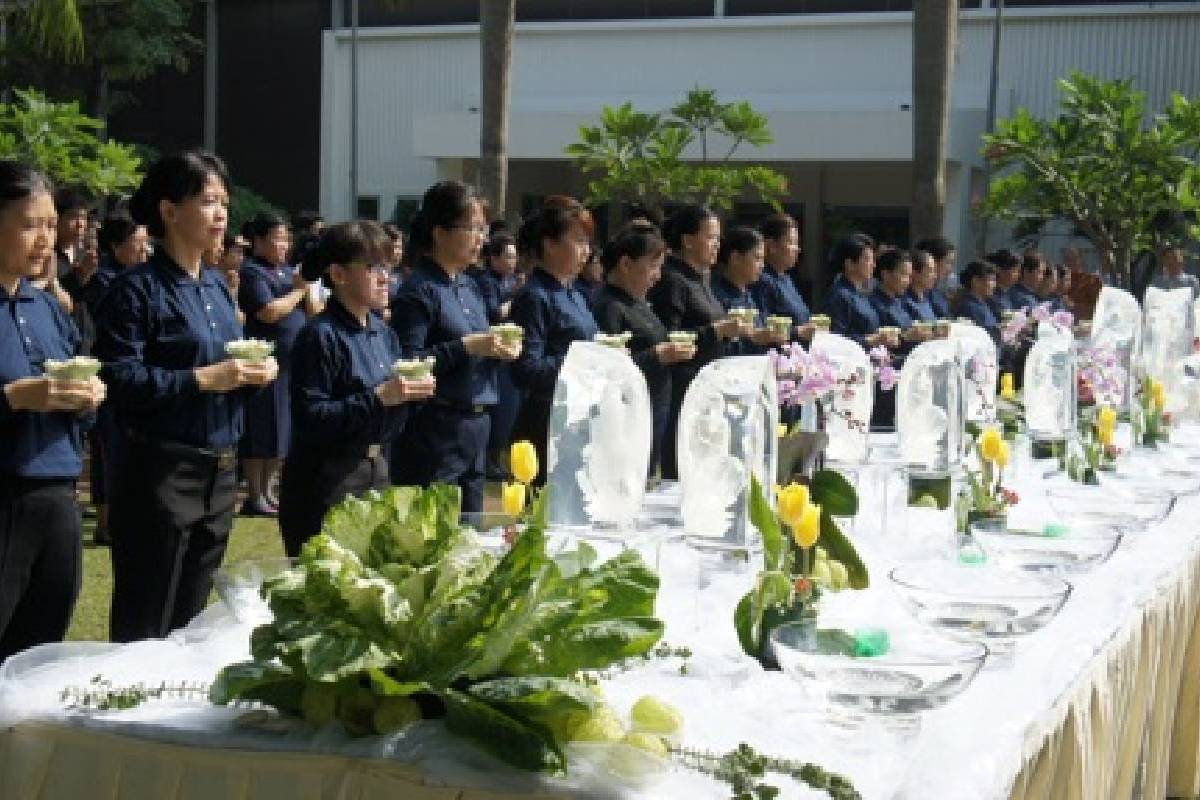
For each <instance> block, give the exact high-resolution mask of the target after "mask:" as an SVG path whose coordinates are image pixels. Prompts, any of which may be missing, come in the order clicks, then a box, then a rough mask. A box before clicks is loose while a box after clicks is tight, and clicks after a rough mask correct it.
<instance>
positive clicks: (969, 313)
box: [959, 292, 1000, 347]
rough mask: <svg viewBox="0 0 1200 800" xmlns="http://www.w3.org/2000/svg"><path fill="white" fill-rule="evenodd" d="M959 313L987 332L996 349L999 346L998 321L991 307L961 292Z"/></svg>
mask: <svg viewBox="0 0 1200 800" xmlns="http://www.w3.org/2000/svg"><path fill="white" fill-rule="evenodd" d="M959 312H960V313H961V314H962V316H964V317H966V318H967V319H969V320H971V321H972V322H974V323H975V324H976V325H978V326H979V327H981V328H983V329H984V330H985V331H987V332H988V335H989V336H991V337H992V341H993V342H995V343H996V345H997V347H998V346H999V345H1000V321H999V320H998V319H997V318H996V315H995V314H993V313H992V307H991V306H990V305H988V303H987V302H986V301H984V300H980V299H979V298H978V297H976V296H975V295H973V294H971V293H970V292H963V296H962V301H961V302H960V303H959Z"/></svg>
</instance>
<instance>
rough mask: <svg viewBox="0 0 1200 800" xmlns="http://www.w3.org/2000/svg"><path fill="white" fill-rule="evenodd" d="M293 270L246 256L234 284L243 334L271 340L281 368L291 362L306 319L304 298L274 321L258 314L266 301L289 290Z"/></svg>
mask: <svg viewBox="0 0 1200 800" xmlns="http://www.w3.org/2000/svg"><path fill="white" fill-rule="evenodd" d="M295 274H296V269H295V267H292V266H290V265H288V264H284V265H282V266H278V267H277V266H275V265H274V264H268V263H267V262H265V261H262V260H261V259H258V258H247V259H246V261H245V263H243V264H242V269H241V281H240V282H239V284H238V305H240V306H241V307H242V311H244V312H246V335H247V336H252V337H254V338H255V339H266V340H267V341H269V342H274V343H275V357H276V358H277V359H279V365H280V367H281V368H285V369H286V368H287V366H288V365H289V364H290V363H291V358H292V346H293V345H294V344H295V342H296V337H297V336H299V335H300V329H301V328H303V327H304V323H305V322H306V321H307V320H306V317H305V315H304V301H301V302H300V303H298V304H297V305H296V307H295V308H294V309H292V310H291V311H290V312H288V313H287V314H285V315H284V316H283V318H282V319H280V320H278V321H277V322H263V321H262V320H260V319H259V318H258V314H259V312H260V311H262V310H263V308H264V307H265V306H266V305H267V304H268V303H272V302H274V301H276V300H278V299H279V298H281V297H286V296H287V295H288V294H290V293H291V291H292V289H293V283H292V281H293V279H294V276H295Z"/></svg>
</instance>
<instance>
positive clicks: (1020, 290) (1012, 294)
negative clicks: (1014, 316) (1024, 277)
mask: <svg viewBox="0 0 1200 800" xmlns="http://www.w3.org/2000/svg"><path fill="white" fill-rule="evenodd" d="M1008 302H1009V304H1010V305H1011V306H1012V308H1013V310H1014V311H1015V310H1019V309H1022V308H1025V309H1030V308H1033V307H1034V306H1036V305H1039V304H1040V303H1041V302H1042V300H1041V298H1040V297H1038V296H1037V294H1035V293H1034V291H1033V290H1032V289H1030V288H1029V287H1027V286H1025V285H1024V284H1022V283H1014V284H1013V285H1012V287H1011V288H1010V289H1009V290H1008Z"/></svg>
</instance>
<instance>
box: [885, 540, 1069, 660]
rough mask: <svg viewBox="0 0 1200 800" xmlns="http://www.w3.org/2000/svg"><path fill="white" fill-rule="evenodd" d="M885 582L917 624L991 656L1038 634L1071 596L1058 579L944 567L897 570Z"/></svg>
mask: <svg viewBox="0 0 1200 800" xmlns="http://www.w3.org/2000/svg"><path fill="white" fill-rule="evenodd" d="M888 579H889V580H890V581H891V583H892V586H893V588H894V589H895V590H896V592H897V594H899V595H900V598H901V599H902V600H903V601H904V605H905V607H906V608H907V609H908V611H909V612H910V613H911V614H912V615H913V616H914V617H916V618H917V620H918V621H920V622H923V623H925V624H926V625H930V626H932V627H934V628H936V629H937V630H939V631H941V632H943V633H945V634H946V635H948V636H952V637H955V638H959V639H969V640H982V641H986V642H988V643H989V647H991V648H992V649H993V651H994V650H996V649H997V648H998V647H999V648H1009V647H1011V646H1012V645H1013V643H1014V640H1015V639H1016V638H1017V637H1020V636H1024V635H1026V634H1029V633H1033V632H1034V631H1036V630H1039V629H1040V628H1042V627H1043V626H1044V625H1045V624H1046V623H1048V622H1049V621H1050V620H1052V619H1053V618H1054V615H1055V614H1057V613H1058V611H1059V609H1061V608H1062V607H1063V603H1065V602H1066V601H1067V598H1068V597H1069V596H1070V595H1071V584H1070V583H1068V582H1067V581H1065V580H1063V579H1061V578H1058V577H1053V576H1049V575H1031V574H1029V573H1027V572H1017V571H1014V570H1006V569H1000V568H996V567H971V566H959V565H957V564H953V563H950V562H946V561H918V562H914V563H910V564H902V565H900V566H898V567H896V568H894V569H893V570H892V571H891V572H889V573H888Z"/></svg>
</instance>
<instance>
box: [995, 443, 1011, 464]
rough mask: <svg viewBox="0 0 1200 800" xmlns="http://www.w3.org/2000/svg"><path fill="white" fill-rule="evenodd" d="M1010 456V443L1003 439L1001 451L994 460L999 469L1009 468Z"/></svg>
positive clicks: (998, 451)
mask: <svg viewBox="0 0 1200 800" xmlns="http://www.w3.org/2000/svg"><path fill="white" fill-rule="evenodd" d="M1008 455H1009V453H1008V442H1006V441H1004V440H1003V439H1001V440H1000V449H999V450H997V451H996V458H995V459H993V460H994V461H995V462H996V466H997V467H998V468H999V469H1004V468H1005V467H1007V466H1008Z"/></svg>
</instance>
